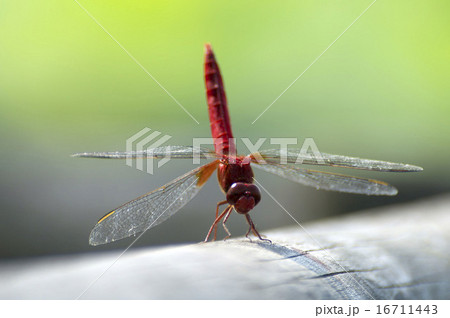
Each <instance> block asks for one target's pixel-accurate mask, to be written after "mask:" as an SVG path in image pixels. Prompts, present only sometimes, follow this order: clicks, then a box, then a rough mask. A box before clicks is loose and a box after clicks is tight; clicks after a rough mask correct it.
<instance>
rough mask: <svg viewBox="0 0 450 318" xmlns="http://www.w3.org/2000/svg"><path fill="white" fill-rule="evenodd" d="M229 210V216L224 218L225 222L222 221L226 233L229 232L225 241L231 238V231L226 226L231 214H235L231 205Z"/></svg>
mask: <svg viewBox="0 0 450 318" xmlns="http://www.w3.org/2000/svg"><path fill="white" fill-rule="evenodd" d="M229 208H230V210H229V211H228V213H227V215H225V217H224V218H223V221H222V225H223V228H224V229H225V232H227V234H228V235H227V236H226V237H225V238H224V239H223V240H224V241H225V240H226V239H227V238H229V237H230V236H231V233H230V231H229V230H228V228H227V226H226V225H225V223H226V222H227V221H228V218H229V217H230V214H231V212H233V207H232V206H231V205H230V206H229Z"/></svg>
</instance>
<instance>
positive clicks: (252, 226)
mask: <svg viewBox="0 0 450 318" xmlns="http://www.w3.org/2000/svg"><path fill="white" fill-rule="evenodd" d="M245 218H246V219H247V222H248V224H249V225H250V228H249V229H248V231H247V234H246V235H245V236H246V237H248V234H249V233H250V231H252V232H253V234H255V235H256V236H257V237H258V238H259V239H260V240H261V241H268V242H269V243H272V241H271V240H268V239H265V238H262V237H261V235H260V234H259V233H258V231H257V230H256V227H255V224H254V223H253V221H252V218H251V217H250V215H249V214H248V213H247V214H245Z"/></svg>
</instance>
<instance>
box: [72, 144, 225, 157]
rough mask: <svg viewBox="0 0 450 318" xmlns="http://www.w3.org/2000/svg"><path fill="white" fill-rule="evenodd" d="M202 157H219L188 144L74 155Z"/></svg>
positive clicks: (208, 150)
mask: <svg viewBox="0 0 450 318" xmlns="http://www.w3.org/2000/svg"><path fill="white" fill-rule="evenodd" d="M196 156H197V157H200V158H202V159H205V158H206V159H211V158H217V156H216V154H215V152H214V151H212V150H210V149H208V148H197V147H188V146H164V147H157V148H150V149H145V150H141V151H129V152H126V151H124V152H120V151H116V152H83V153H76V154H74V155H72V157H79V158H102V159H135V158H156V159H159V158H166V157H170V158H174V159H191V158H195V157H196Z"/></svg>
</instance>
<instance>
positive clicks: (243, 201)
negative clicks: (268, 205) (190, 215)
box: [73, 44, 423, 245]
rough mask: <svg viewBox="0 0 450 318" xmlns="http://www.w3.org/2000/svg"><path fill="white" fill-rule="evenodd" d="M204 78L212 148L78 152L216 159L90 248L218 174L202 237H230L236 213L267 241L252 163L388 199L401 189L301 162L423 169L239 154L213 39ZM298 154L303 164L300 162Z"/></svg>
mask: <svg viewBox="0 0 450 318" xmlns="http://www.w3.org/2000/svg"><path fill="white" fill-rule="evenodd" d="M204 78H205V86H206V99H207V104H208V111H209V120H210V126H211V134H212V137H213V141H214V150H211V149H208V148H204V147H191V146H162V147H157V148H151V149H146V150H141V151H131V152H91V153H77V154H74V155H73V156H74V157H82V158H104V159H130V158H134V159H136V158H153V159H161V158H166V157H167V156H170V158H171V159H192V158H195V157H196V156H197V158H203V159H209V160H212V161H210V162H209V163H207V164H205V165H203V166H201V167H198V168H196V169H194V170H192V171H189V172H188V173H186V174H184V175H182V176H180V177H179V178H177V179H175V180H172V181H170V182H169V183H167V184H166V185H163V186H162V187H160V188H158V189H156V190H154V191H152V192H149V193H146V194H144V195H142V196H140V197H138V198H136V199H134V200H132V201H129V202H128V203H125V204H124V205H122V206H120V207H118V208H116V209H114V210H112V211H110V212H108V213H107V214H106V215H104V216H103V217H102V218H100V220H99V221H98V222H97V224H96V225H95V226H94V228H93V229H92V231H91V233H90V237H89V244H90V245H100V244H106V243H110V242H114V241H116V240H120V239H124V238H127V237H130V236H135V235H137V234H139V233H143V232H145V231H147V230H148V229H150V228H152V227H154V226H156V225H158V224H161V223H162V222H164V221H165V220H167V219H168V218H169V217H171V216H172V215H174V214H175V213H176V212H178V211H179V210H180V209H181V208H182V207H183V206H185V205H186V204H187V203H188V202H189V201H190V200H191V199H192V198H194V197H195V196H196V195H197V193H198V192H199V191H200V189H201V188H202V187H203V186H204V185H205V183H206V181H207V180H208V179H209V178H210V176H211V175H212V174H213V173H214V172H215V171H217V178H218V183H219V185H220V188H221V190H222V192H223V193H224V195H225V200H223V201H220V202H218V203H217V205H216V214H215V219H214V222H213V223H212V225H211V227H210V228H209V231H208V232H207V235H206V238H205V240H204V242H208V240H209V238H210V236H211V234H212V232H214V235H213V239H212V240H213V241H214V240H216V237H217V227H218V225H219V223H220V222H221V221H222V226H223V228H224V230H225V231H226V233H227V236H226V237H225V239H226V238H228V237H230V236H231V234H230V231H229V230H228V228H227V226H226V222H227V220H228V218H229V217H230V215H231V213H232V211H236V212H237V213H238V214H241V215H243V216H244V217H245V219H246V221H247V223H248V226H249V228H248V231H247V233H246V237H248V236H249V234H251V233H252V234H254V235H255V236H256V237H258V238H259V239H260V240H266V239H265V238H263V237H262V236H261V234H260V233H259V232H258V230H257V229H256V226H255V223H254V222H253V220H252V218H251V217H250V214H249V212H250V211H251V210H252V209H253V208H254V207H255V206H256V205H257V204H258V203H259V202H260V201H261V192H260V190H259V188H258V186H257V185H256V184H255V182H254V181H255V179H254V174H253V170H252V167H256V168H258V169H261V170H263V171H267V172H269V173H272V174H275V175H278V176H280V177H283V178H286V179H288V180H291V181H294V182H297V183H300V184H303V185H306V186H311V187H315V188H317V189H323V190H331V191H338V192H347V193H357V194H366V195H389V196H392V195H396V194H397V189H396V188H395V187H393V186H392V185H389V184H387V183H386V182H383V181H378V180H373V179H367V178H361V177H353V176H347V175H342V174H338V173H331V172H324V171H317V170H312V169H306V168H304V167H303V165H319V166H320V165H322V166H332V167H343V168H353V169H363V170H372V171H388V172H417V171H422V170H423V169H422V168H421V167H418V166H414V165H410V164H402V163H394V162H387V161H380V160H371V159H361V158H356V157H349V156H341V155H332V154H327V153H322V152H321V153H320V160H317V158H313V157H312V156H311V155H310V154H308V153H304V152H303V151H302V150H301V149H287V150H286V149H267V150H261V151H257V152H254V153H251V154H249V155H246V156H241V155H237V154H236V144H235V141H234V138H233V133H232V130H231V121H230V115H229V112H228V104H227V98H226V95H225V88H224V83H223V80H222V75H221V73H220V69H219V65H218V63H217V61H216V58H215V55H214V52H213V50H212V48H211V45H210V44H206V45H205V57H204ZM299 159H300V162H301V164H299ZM223 205H226V207H225V209H224V210H223V211H221V213H219V208H220V206H223Z"/></svg>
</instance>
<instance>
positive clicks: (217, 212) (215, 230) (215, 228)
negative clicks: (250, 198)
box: [213, 200, 228, 241]
mask: <svg viewBox="0 0 450 318" xmlns="http://www.w3.org/2000/svg"><path fill="white" fill-rule="evenodd" d="M226 203H228V202H227V200H225V201H221V202H219V203H217V207H216V218H215V219H217V217H218V216H219V206H221V205H224V204H226ZM216 237H217V224H216V226H215V227H214V237H213V241H215V240H216Z"/></svg>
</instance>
